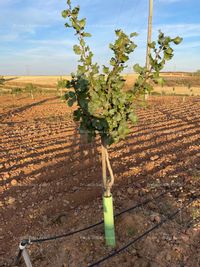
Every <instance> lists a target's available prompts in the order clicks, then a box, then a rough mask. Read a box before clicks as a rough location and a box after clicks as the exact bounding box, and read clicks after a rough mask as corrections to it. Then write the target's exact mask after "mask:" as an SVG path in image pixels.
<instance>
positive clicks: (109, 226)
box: [103, 195, 115, 247]
mask: <svg viewBox="0 0 200 267" xmlns="http://www.w3.org/2000/svg"><path fill="white" fill-rule="evenodd" d="M103 214H104V230H105V239H106V245H107V246H110V247H115V226H114V215H113V198H112V195H111V196H109V197H106V196H103Z"/></svg>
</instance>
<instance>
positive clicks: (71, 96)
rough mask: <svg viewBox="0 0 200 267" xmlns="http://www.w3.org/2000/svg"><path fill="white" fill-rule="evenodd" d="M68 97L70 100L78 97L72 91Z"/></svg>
mask: <svg viewBox="0 0 200 267" xmlns="http://www.w3.org/2000/svg"><path fill="white" fill-rule="evenodd" d="M68 95H69V97H70V98H73V97H75V96H76V94H75V93H74V92H72V91H70V92H68Z"/></svg>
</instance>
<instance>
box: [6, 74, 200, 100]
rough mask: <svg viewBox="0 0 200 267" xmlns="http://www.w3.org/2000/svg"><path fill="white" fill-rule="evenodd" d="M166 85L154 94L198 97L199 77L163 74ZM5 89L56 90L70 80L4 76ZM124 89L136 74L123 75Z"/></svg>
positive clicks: (130, 83)
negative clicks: (33, 88) (34, 87)
mask: <svg viewBox="0 0 200 267" xmlns="http://www.w3.org/2000/svg"><path fill="white" fill-rule="evenodd" d="M162 76H163V77H164V79H165V81H166V83H165V85H164V87H159V86H155V92H157V93H165V94H174V93H175V94H185V95H194V96H196V95H200V77H198V76H191V75H189V74H187V73H186V74H184V73H163V74H162ZM5 78H6V83H5V87H6V88H9V87H25V86H26V84H28V83H32V84H34V85H36V86H38V87H41V88H46V89H48V88H49V89H54V88H56V84H57V81H58V80H59V79H60V78H63V79H70V76H6V77H5ZM124 78H125V79H126V87H127V88H130V87H131V86H132V85H133V83H134V82H135V80H136V78H137V75H136V74H125V75H124ZM173 88H174V90H173ZM191 90H192V92H191Z"/></svg>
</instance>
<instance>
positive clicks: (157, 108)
mask: <svg viewBox="0 0 200 267" xmlns="http://www.w3.org/2000/svg"><path fill="white" fill-rule="evenodd" d="M0 113H1V115H0V118H1V121H0V123H1V132H0V138H1V143H0V151H1V152H0V153H1V156H0V175H1V176H0V177H1V178H0V186H1V199H0V208H1V217H0V223H1V226H0V239H1V240H0V242H1V243H0V246H1V251H0V266H13V262H14V258H15V256H16V253H17V250H18V245H19V241H20V240H21V239H23V238H27V237H29V236H31V237H38V236H41V237H46V236H51V235H54V234H62V233H64V232H68V231H71V230H75V229H78V228H80V227H83V226H88V225H90V224H93V223H96V222H98V221H99V220H101V219H102V200H101V195H102V186H101V185H102V183H101V162H100V144H99V141H98V140H97V142H96V144H86V142H85V141H84V140H82V138H80V136H79V134H78V131H77V128H78V125H75V123H74V122H73V119H72V111H71V110H70V109H69V108H68V107H67V106H66V104H65V103H63V102H61V100H60V99H58V98H56V97H54V96H48V97H47V96H46V97H38V98H36V99H34V100H31V99H29V98H26V97H24V98H23V97H21V98H13V97H10V96H1V97H0ZM138 116H139V123H138V125H137V126H135V127H133V128H132V131H131V134H130V135H129V136H128V137H127V138H126V140H124V141H121V142H120V143H118V144H116V145H114V146H113V147H111V148H110V150H109V151H110V159H111V163H112V166H113V170H114V172H115V179H116V181H115V186H114V188H113V196H114V205H115V212H118V211H121V210H123V209H126V208H128V207H131V206H133V205H135V204H136V203H139V202H141V201H143V200H146V199H148V198H151V197H154V196H156V195H159V194H160V193H161V192H163V191H165V190H166V189H170V190H174V189H177V191H176V192H172V193H169V194H166V195H165V196H164V197H162V198H161V199H159V201H152V202H151V203H149V204H147V205H146V206H144V207H143V208H139V209H136V210H134V211H133V212H129V213H126V214H124V215H123V216H122V217H120V218H118V219H116V240H117V248H120V247H121V246H123V245H125V244H127V243H128V242H130V241H131V240H132V239H134V238H135V237H137V236H138V235H139V234H141V233H142V232H144V231H145V230H147V229H148V228H149V227H152V226H153V225H154V224H155V223H157V222H159V221H160V220H161V219H163V218H166V216H167V215H169V214H170V213H173V212H174V211H175V210H176V209H177V208H178V207H181V205H183V204H184V202H185V201H187V200H188V199H190V197H191V196H192V195H193V196H194V195H198V194H199V193H200V192H199V191H200V98H192V97H191V98H189V97H188V98H186V99H185V101H183V99H182V98H181V97H180V98H179V97H152V98H151V99H149V101H148V105H147V107H146V108H143V109H142V110H140V111H138ZM199 209H200V203H199V201H198V200H196V201H194V203H193V204H192V205H190V206H189V207H188V208H187V209H186V210H185V211H184V212H182V213H181V214H180V215H178V216H177V217H176V218H175V219H174V220H173V221H170V222H168V223H166V224H165V225H163V226H162V227H160V228H159V229H157V230H155V231H154V232H152V233H151V234H149V235H148V236H147V237H144V238H143V239H142V241H139V242H138V243H135V244H134V245H133V246H131V247H130V248H129V249H127V250H126V251H125V252H122V253H120V254H119V255H117V256H115V257H113V258H111V259H109V260H108V261H105V262H104V263H102V264H101V265H100V266H106V267H109V266H122V267H128V266H133V267H156V266H157V267H167V266H169V267H178V266H180V267H181V266H184V267H198V266H200V225H199V223H198V222H199V216H200V210H199ZM28 251H29V253H30V255H31V260H32V263H33V266H34V267H39V266H40V267H43V266H44V267H46V266H51V267H53V266H54V267H61V266H62V267H68V266H69V267H78V266H80V267H82V266H83V267H85V266H88V264H89V263H93V262H95V261H96V260H98V259H100V258H102V257H104V256H105V255H107V254H108V253H109V252H111V251H112V249H110V248H106V247H105V245H104V239H103V226H98V227H97V228H94V229H92V230H89V231H87V232H83V233H80V234H77V235H75V236H72V237H69V238H66V239H62V240H59V241H58V240H57V241H50V242H46V243H41V244H33V245H30V246H29V247H28ZM21 266H24V265H23V263H22V265H21Z"/></svg>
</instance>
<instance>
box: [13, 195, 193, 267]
mask: <svg viewBox="0 0 200 267" xmlns="http://www.w3.org/2000/svg"><path fill="white" fill-rule="evenodd" d="M175 191H176V190H171V191H165V192H163V193H161V194H160V195H158V196H157V197H155V198H152V199H147V200H145V201H143V202H141V203H139V204H137V205H135V206H133V207H131V208H128V209H126V210H124V211H121V212H119V213H117V214H116V215H115V216H114V217H115V218H117V217H119V216H120V215H122V214H124V213H126V212H129V211H132V210H134V209H136V208H139V207H142V206H144V205H146V204H148V203H149V202H152V201H154V200H157V199H159V198H160V197H162V196H163V195H166V194H167V193H172V192H175ZM196 198H198V197H195V196H193V200H192V202H193V201H194V200H195V199H196ZM188 205H189V204H188ZM188 205H187V206H188ZM183 208H184V207H182V208H181V209H179V210H178V211H177V213H178V212H180V211H181V210H182V209H183ZM177 213H176V214H177ZM166 220H167V219H166ZM166 220H164V222H165V221H166ZM103 222H104V221H103V220H101V221H99V222H97V223H95V224H92V225H90V226H87V227H85V228H81V229H78V230H75V231H72V232H68V233H65V234H62V235H56V236H51V237H45V238H38V239H30V238H29V239H24V240H22V241H21V242H20V245H19V252H18V255H17V257H16V260H15V265H18V264H19V263H20V259H21V257H22V253H23V250H24V249H25V248H26V247H27V245H30V244H33V243H43V242H46V241H52V240H57V239H61V238H65V237H69V236H72V235H74V234H77V233H81V232H83V231H87V230H89V229H92V228H94V227H96V226H99V225H101V224H103ZM164 222H163V221H161V222H160V223H159V224H158V226H160V225H162V224H163V223H164ZM158 226H157V225H155V226H154V227H153V229H149V230H148V233H149V232H151V231H153V230H154V228H155V229H156V228H157V227H158ZM146 234H147V233H146ZM146 234H145V235H146ZM145 235H142V237H143V236H145ZM142 237H139V239H141V238H142ZM139 239H138V238H137V240H139ZM137 240H136V241H137ZM136 241H134V242H136ZM131 244H132V243H131ZM131 244H128V246H130V245H131ZM126 248H127V245H126V246H125V247H124V248H122V249H119V250H117V251H115V252H114V253H112V254H110V255H109V256H107V257H106V258H105V259H101V260H100V262H97V263H95V264H94V265H93V264H92V265H89V266H88V267H92V266H95V265H98V264H99V263H101V262H103V261H105V260H106V259H109V258H110V257H113V256H115V255H116V254H118V253H120V252H121V251H122V250H124V249H126Z"/></svg>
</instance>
